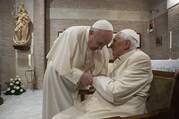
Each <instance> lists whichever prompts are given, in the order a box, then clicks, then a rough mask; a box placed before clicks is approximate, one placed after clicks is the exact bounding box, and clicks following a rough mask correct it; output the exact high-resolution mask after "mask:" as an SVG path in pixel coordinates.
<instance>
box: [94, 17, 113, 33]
mask: <svg viewBox="0 0 179 119" xmlns="http://www.w3.org/2000/svg"><path fill="white" fill-rule="evenodd" d="M92 28H96V29H100V30H108V31H113V26H112V24H111V23H110V22H109V21H107V20H98V21H96V22H95V23H94V24H93V26H92Z"/></svg>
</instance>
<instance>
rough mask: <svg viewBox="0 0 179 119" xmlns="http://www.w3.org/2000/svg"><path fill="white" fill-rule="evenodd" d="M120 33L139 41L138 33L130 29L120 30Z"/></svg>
mask: <svg viewBox="0 0 179 119" xmlns="http://www.w3.org/2000/svg"><path fill="white" fill-rule="evenodd" d="M120 32H121V33H125V34H126V35H129V36H131V37H133V38H134V39H135V40H136V41H137V42H139V35H138V34H137V33H136V32H135V31H134V30H132V29H124V30H122V31H120Z"/></svg>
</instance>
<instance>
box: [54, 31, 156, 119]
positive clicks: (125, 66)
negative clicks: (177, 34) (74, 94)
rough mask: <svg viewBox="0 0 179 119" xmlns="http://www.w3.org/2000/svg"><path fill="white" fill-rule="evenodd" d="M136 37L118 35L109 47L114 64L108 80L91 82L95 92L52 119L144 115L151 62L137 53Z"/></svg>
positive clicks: (104, 78) (132, 33)
mask: <svg viewBox="0 0 179 119" xmlns="http://www.w3.org/2000/svg"><path fill="white" fill-rule="evenodd" d="M137 42H139V36H138V35H137V33H136V32H135V31H134V30H132V29H124V30H122V31H120V32H118V33H117V35H116V36H115V38H114V40H113V43H112V51H113V58H114V60H115V61H114V64H113V69H112V71H111V72H110V76H109V77H106V76H97V77H94V78H93V85H94V87H95V88H96V92H95V93H94V94H93V95H92V96H90V97H88V98H87V99H86V100H85V101H83V102H81V103H78V104H76V105H74V106H72V107H71V108H69V109H67V110H65V111H63V112H61V113H59V114H57V115H55V116H54V117H53V118H52V119H103V118H107V117H113V116H121V117H126V116H132V115H137V114H143V113H144V112H145V111H146V106H145V102H146V99H147V97H148V95H149V89H150V83H151V81H152V78H153V74H152V70H151V62H150V58H149V56H148V55H147V54H145V53H144V52H142V51H141V50H139V49H136V46H137Z"/></svg>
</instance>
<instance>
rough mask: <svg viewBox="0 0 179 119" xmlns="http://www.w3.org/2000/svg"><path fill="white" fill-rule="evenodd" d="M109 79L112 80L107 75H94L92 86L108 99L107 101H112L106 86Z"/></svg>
mask: <svg viewBox="0 0 179 119" xmlns="http://www.w3.org/2000/svg"><path fill="white" fill-rule="evenodd" d="M110 81H112V79H111V78H109V77H105V76H98V77H94V81H93V86H94V87H95V88H96V91H97V92H98V93H99V94H100V95H101V96H102V97H103V98H104V99H106V100H108V101H109V102H113V95H112V93H111V92H110V91H109V90H108V88H107V87H108V85H109V82H110Z"/></svg>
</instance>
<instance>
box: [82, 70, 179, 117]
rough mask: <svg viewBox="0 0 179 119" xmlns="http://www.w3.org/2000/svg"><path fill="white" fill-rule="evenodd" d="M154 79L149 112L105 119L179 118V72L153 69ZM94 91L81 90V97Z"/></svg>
mask: <svg viewBox="0 0 179 119" xmlns="http://www.w3.org/2000/svg"><path fill="white" fill-rule="evenodd" d="M153 73H154V79H153V81H152V84H151V89H150V96H149V98H148V100H147V103H146V106H147V110H148V113H146V114H141V115H134V116H130V117H120V116H118V117H110V118H105V119H178V118H177V117H178V115H179V113H178V112H177V110H178V111H179V103H177V100H178V97H179V72H178V73H176V75H175V77H174V73H171V72H162V71H153ZM92 93H93V91H90V90H83V91H80V94H81V99H82V100H84V99H85V94H92Z"/></svg>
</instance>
